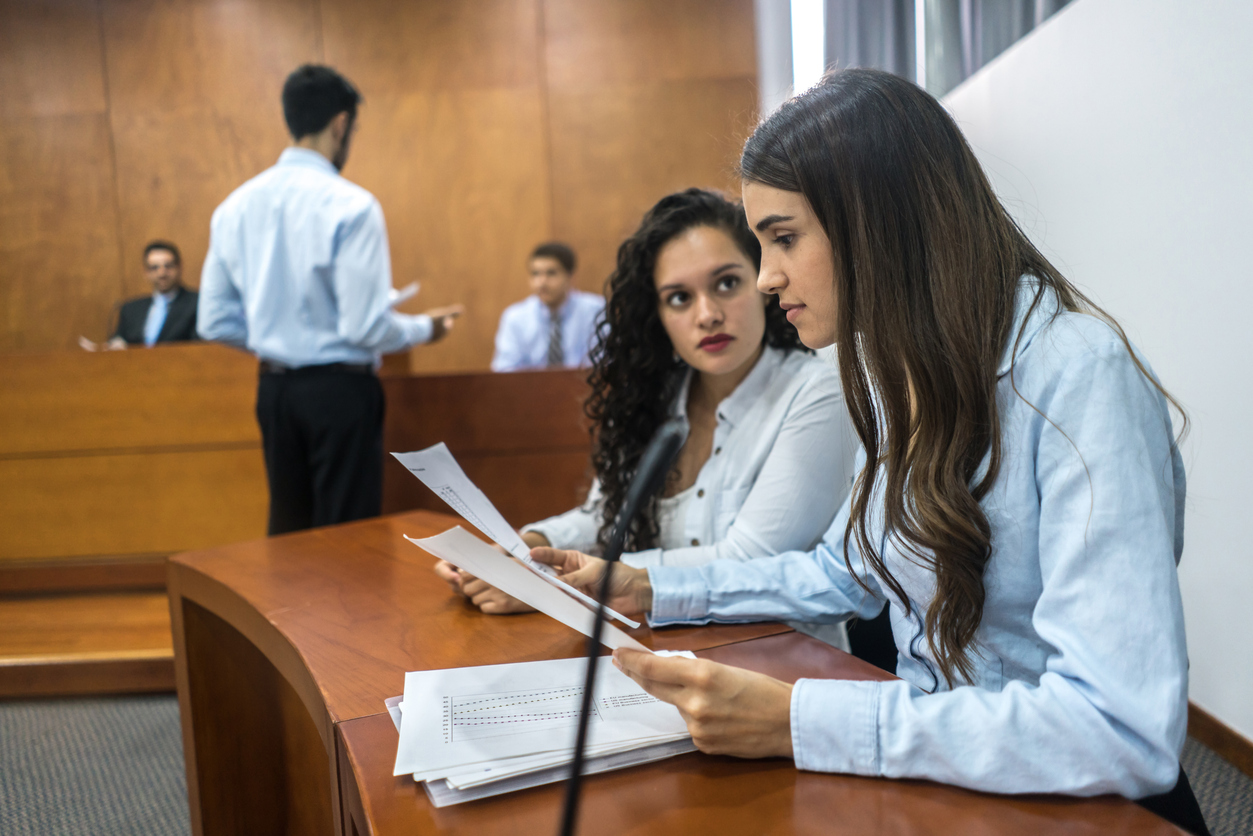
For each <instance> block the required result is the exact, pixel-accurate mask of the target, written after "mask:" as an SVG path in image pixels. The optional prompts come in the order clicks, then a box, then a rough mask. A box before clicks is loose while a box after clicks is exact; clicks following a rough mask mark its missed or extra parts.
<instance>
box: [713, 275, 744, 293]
mask: <svg viewBox="0 0 1253 836" xmlns="http://www.w3.org/2000/svg"><path fill="white" fill-rule="evenodd" d="M739 286H740V277H739V276H723V277H721V278H720V279H718V285H717V288H718V290H719V291H723V292H725V291H728V290H735V289H736V288H737V287H739Z"/></svg>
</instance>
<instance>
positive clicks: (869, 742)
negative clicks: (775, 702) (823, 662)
mask: <svg viewBox="0 0 1253 836" xmlns="http://www.w3.org/2000/svg"><path fill="white" fill-rule="evenodd" d="M882 685H883V683H881V682H850V681H847V680H834V679H801V680H798V681H797V683H796V685H795V687H793V688H792V758H793V760H794V761H795V762H796V768H797V769H805V770H809V771H811V772H842V773H846V774H850V775H873V776H877V775H879V774H880V770H879V694H880V690H881V689H882Z"/></svg>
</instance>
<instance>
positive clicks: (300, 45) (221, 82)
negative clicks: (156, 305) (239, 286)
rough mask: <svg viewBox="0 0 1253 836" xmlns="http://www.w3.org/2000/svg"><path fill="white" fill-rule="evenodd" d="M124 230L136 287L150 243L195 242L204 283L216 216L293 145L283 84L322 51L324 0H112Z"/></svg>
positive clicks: (186, 248) (189, 267)
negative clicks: (285, 118)
mask: <svg viewBox="0 0 1253 836" xmlns="http://www.w3.org/2000/svg"><path fill="white" fill-rule="evenodd" d="M103 3H104V37H105V44H106V57H107V66H108V82H109V97H110V105H111V117H112V128H113V133H114V143H115V147H116V153H117V167H118V193H119V205H120V218H119V225H120V238H121V241H122V245H121V246H122V249H123V257H124V263H125V265H126V267H125V276H124V281H125V284H126V289H127V293H128V294H130V295H135V294H143V293H146V292H149V288H148V286H147V283H146V282H145V280H144V278H143V275H142V272H141V269H140V265H141V261H140V257H141V254H142V250H143V246H144V244H145V243H146V242H147V241H149V240H151V239H152V238H158V237H160V238H168V239H171V240H173V241H174V242H175V243H177V244H178V245H179V247H180V248H181V249H182V251H183V260H184V265H183V270H184V279H185V281H186V282H187V283H188V284H189V285H191V286H193V287H195V286H196V285H198V284H199V276H200V267H201V265H202V263H203V261H204V254H205V252H206V250H207V248H208V240H209V218H210V216H211V215H212V213H213V210H214V209H215V208H216V207H217V205H218V204H219V203H221V201H222V200H223V199H225V198H226V196H227V195H229V194H230V193H231V192H232V191H233V190H234V189H235V188H236V187H238V186H239V185H241V184H242V183H243V182H244V181H246V180H247V179H249V178H250V177H252V176H254V175H256V174H258V173H259V172H261V171H262V170H264V169H265V168H267V167H268V166H270V165H273V164H274V162H275V161H276V160H277V159H278V155H279V154H280V153H281V152H282V150H283V148H284V147H285V146H286V144H287V132H286V128H285V127H284V123H283V112H282V105H281V102H280V93H281V90H282V85H283V80H284V78H286V76H287V74H288V73H290V72H291V71H292V70H293V69H295V68H296V67H297V66H298V65H300V64H302V63H305V62H308V61H320V60H321V48H320V40H321V33H320V27H319V23H318V8H317V4H316V0H173V2H162V0H103Z"/></svg>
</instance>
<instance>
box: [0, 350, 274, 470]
mask: <svg viewBox="0 0 1253 836" xmlns="http://www.w3.org/2000/svg"><path fill="white" fill-rule="evenodd" d="M256 381H257V361H256V360H255V359H254V358H253V357H251V356H250V355H248V354H245V353H244V352H242V351H237V350H235V349H232V348H226V347H225V346H218V345H203V344H186V345H163V346H159V347H157V348H154V349H136V350H132V351H118V352H108V353H104V354H86V353H83V352H77V353H69V352H65V353H55V354H35V355H28V356H21V357H12V358H9V359H8V360H7V361H6V362H5V363H4V364H0V391H3V392H4V393H5V408H4V409H3V410H0V458H13V457H18V456H31V455H52V454H55V455H62V456H63V455H66V454H68V453H70V452H72V451H80V452H81V451H102V450H111V451H120V450H133V449H146V450H152V449H154V448H162V447H170V446H176V447H180V448H188V447H194V446H196V445H206V444H209V445H223V444H227V445H246V446H256V445H257V444H259V443H260V439H261V435H260V431H259V430H258V429H257V422H256V418H255V417H254V416H253V404H254V401H255V400H256V391H257V382H256Z"/></svg>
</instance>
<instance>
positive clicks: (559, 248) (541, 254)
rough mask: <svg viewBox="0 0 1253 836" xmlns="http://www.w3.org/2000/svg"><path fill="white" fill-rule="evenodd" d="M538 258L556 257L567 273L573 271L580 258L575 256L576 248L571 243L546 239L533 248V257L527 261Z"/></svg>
mask: <svg viewBox="0 0 1253 836" xmlns="http://www.w3.org/2000/svg"><path fill="white" fill-rule="evenodd" d="M536 258H555V259H557V263H558V264H560V265H561V266H562V267H563V268H565V271H566V272H567V273H573V272H574V268H575V265H577V264H578V259H577V258H575V256H574V250H572V249H571V248H570V245H569V244H563V243H561V242H560V241H545V242H544V243H543V244H540V245H539V246H538V247H536V248H535V249H533V250H531V257H530V258H528V259H527V261H532V260H533V259H536Z"/></svg>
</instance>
